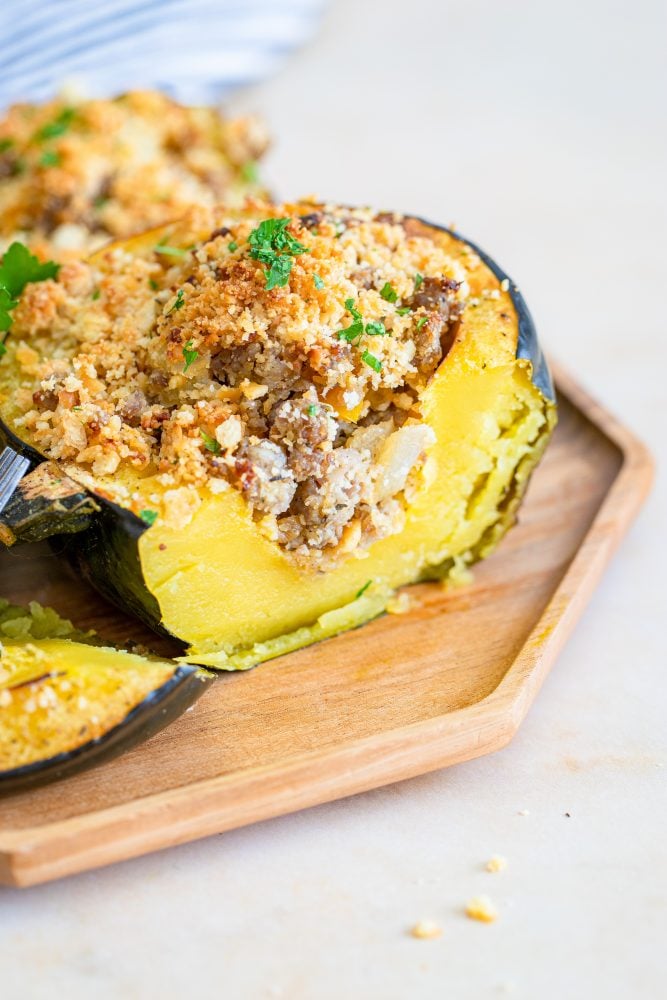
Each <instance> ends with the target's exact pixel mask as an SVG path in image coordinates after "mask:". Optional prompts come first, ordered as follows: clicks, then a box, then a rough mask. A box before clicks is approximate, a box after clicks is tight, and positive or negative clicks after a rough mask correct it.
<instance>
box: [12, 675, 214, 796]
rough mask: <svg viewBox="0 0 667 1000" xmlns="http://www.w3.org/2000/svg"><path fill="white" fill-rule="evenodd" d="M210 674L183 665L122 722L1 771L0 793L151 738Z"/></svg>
mask: <svg viewBox="0 0 667 1000" xmlns="http://www.w3.org/2000/svg"><path fill="white" fill-rule="evenodd" d="M211 679H212V675H207V674H205V673H204V672H203V671H201V670H199V668H198V667H192V666H188V665H182V666H178V667H176V669H175V670H174V673H173V674H172V676H171V677H170V678H169V680H168V681H165V683H164V684H162V685H160V687H158V688H156V689H155V690H154V691H151V693H150V694H149V695H147V696H146V697H145V698H144V699H143V701H141V702H139V704H138V705H135V707H134V708H133V709H132V710H131V711H130V712H128V714H127V715H126V716H125V718H124V719H123V720H122V722H119V723H118V724H117V725H115V726H114V727H113V728H112V729H109V730H108V732H106V733H105V734H104V735H103V736H100V737H98V738H97V739H95V740H90V741H89V742H87V743H84V744H82V745H81V746H79V747H76V748H75V749H74V750H69V751H65V752H63V753H59V754H56V755H55V756H53V757H48V758H46V759H45V760H38V761H34V762H33V763H32V764H24V765H23V766H22V767H15V768H12V769H10V770H7V771H0V796H3V795H10V794H14V793H16V792H25V791H29V790H31V789H33V788H37V787H38V786H39V785H45V784H48V783H50V782H52V781H58V780H59V779H60V778H69V777H70V776H71V775H73V774H78V773H79V772H80V771H85V770H87V769H88V768H89V767H94V766H95V765H96V764H101V763H102V762H103V761H107V760H112V759H113V758H114V757H118V756H120V754H123V753H125V752H126V751H127V750H130V749H131V748H132V747H135V746H137V745H138V744H139V743H143V742H144V741H145V740H147V739H150V737H151V736H154V735H155V734H156V733H158V732H159V731H160V730H161V729H164V727H165V726H168V725H169V724H170V723H171V722H173V721H174V720H175V719H177V718H178V717H179V716H180V715H182V714H183V712H185V711H186V709H188V708H190V706H191V705H194V703H195V702H196V701H197V700H198V699H199V698H200V697H201V696H202V694H203V693H204V691H205V690H206V689H207V686H208V683H209V682H210V680H211Z"/></svg>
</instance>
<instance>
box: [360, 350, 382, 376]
mask: <svg viewBox="0 0 667 1000" xmlns="http://www.w3.org/2000/svg"><path fill="white" fill-rule="evenodd" d="M361 360H362V361H364V362H365V363H366V364H367V365H368V367H369V368H372V369H373V371H374V372H381V371H382V362H381V361H380V359H379V358H376V357H375V355H374V354H371V352H370V351H364V353H363V354H362V355H361Z"/></svg>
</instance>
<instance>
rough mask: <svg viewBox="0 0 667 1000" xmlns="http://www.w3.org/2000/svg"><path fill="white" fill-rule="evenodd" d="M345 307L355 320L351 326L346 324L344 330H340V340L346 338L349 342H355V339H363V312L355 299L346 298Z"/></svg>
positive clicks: (338, 334)
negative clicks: (357, 306) (356, 304)
mask: <svg viewBox="0 0 667 1000" xmlns="http://www.w3.org/2000/svg"><path fill="white" fill-rule="evenodd" d="M345 308H346V309H347V311H348V312H349V314H350V316H351V317H352V319H353V320H354V322H353V323H351V324H350V326H346V327H345V328H344V329H343V330H339V331H338V333H337V334H336V336H337V337H338V339H339V340H346V341H347V342H348V344H353V343H354V342H355V341H359V340H361V338H362V336H363V333H364V321H363V319H362V318H361V313H360V312H359V310H358V309H357V308H356V307H355V305H354V299H345Z"/></svg>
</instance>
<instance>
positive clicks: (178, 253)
mask: <svg viewBox="0 0 667 1000" xmlns="http://www.w3.org/2000/svg"><path fill="white" fill-rule="evenodd" d="M153 250H154V251H155V253H162V254H165V256H167V257H185V255H186V253H187V252H188V251H187V250H184V249H183V247H170V246H168V244H166V243H158V245H157V246H155V247H153Z"/></svg>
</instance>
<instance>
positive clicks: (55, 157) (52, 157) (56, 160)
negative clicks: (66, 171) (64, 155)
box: [39, 149, 61, 167]
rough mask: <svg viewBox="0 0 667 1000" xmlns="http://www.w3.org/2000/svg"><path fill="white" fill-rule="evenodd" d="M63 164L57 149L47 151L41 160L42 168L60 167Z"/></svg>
mask: <svg viewBox="0 0 667 1000" xmlns="http://www.w3.org/2000/svg"><path fill="white" fill-rule="evenodd" d="M60 162H61V156H60V153H58V152H57V151H56V150H55V149H47V150H46V152H45V153H42V155H41V156H40V158H39V165H40V167H59V166H60Z"/></svg>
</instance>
